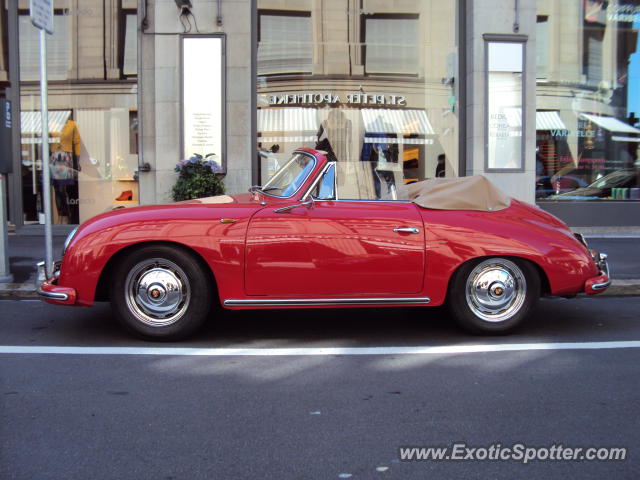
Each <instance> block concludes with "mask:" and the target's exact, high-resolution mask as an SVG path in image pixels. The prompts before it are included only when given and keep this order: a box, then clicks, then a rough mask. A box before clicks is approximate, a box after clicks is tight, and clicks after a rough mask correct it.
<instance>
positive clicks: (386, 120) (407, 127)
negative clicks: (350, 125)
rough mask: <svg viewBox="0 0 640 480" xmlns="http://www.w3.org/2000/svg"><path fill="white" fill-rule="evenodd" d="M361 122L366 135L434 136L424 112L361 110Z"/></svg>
mask: <svg viewBox="0 0 640 480" xmlns="http://www.w3.org/2000/svg"><path fill="white" fill-rule="evenodd" d="M361 113H362V120H363V122H364V125H365V131H366V132H367V133H395V134H400V135H434V134H435V131H434V130H433V127H432V126H431V123H429V119H428V118H427V112H425V111H424V110H394V109H390V108H363V109H362V110H361Z"/></svg>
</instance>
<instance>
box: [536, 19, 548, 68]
mask: <svg viewBox="0 0 640 480" xmlns="http://www.w3.org/2000/svg"><path fill="white" fill-rule="evenodd" d="M548 61H549V17H546V16H544V15H538V18H537V22H536V66H537V71H536V78H546V77H547V69H548Z"/></svg>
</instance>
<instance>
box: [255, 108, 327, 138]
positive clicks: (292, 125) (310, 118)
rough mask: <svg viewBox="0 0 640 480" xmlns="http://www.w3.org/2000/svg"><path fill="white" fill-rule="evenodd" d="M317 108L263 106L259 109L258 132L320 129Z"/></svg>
mask: <svg viewBox="0 0 640 480" xmlns="http://www.w3.org/2000/svg"><path fill="white" fill-rule="evenodd" d="M316 112H317V110H316V109H315V108H291V107H288V108H261V109H260V110H258V132H260V133H262V134H264V133H266V132H268V133H274V132H275V133H289V132H296V133H299V132H313V133H314V134H315V133H316V132H317V131H318V120H317V116H316Z"/></svg>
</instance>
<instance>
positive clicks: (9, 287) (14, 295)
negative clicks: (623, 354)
mask: <svg viewBox="0 0 640 480" xmlns="http://www.w3.org/2000/svg"><path fill="white" fill-rule="evenodd" d="M582 295H583V296H584V294H582ZM597 296H606V297H616V296H640V278H639V279H630V280H616V279H614V280H612V282H611V286H610V287H609V288H608V289H607V290H606V291H605V292H604V293H602V294H600V295H597ZM36 298H40V296H39V295H38V294H37V293H36V287H35V286H34V285H33V284H32V283H0V299H3V300H29V299H36Z"/></svg>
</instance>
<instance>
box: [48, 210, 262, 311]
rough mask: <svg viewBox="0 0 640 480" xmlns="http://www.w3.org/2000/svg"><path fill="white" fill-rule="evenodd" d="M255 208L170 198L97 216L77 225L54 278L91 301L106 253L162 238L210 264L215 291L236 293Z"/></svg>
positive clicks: (239, 289) (81, 302)
mask: <svg viewBox="0 0 640 480" xmlns="http://www.w3.org/2000/svg"><path fill="white" fill-rule="evenodd" d="M255 211H256V208H255V207H253V206H249V207H247V206H241V205H239V206H225V207H214V206H211V205H202V206H194V205H186V204H174V205H166V206H156V207H141V208H140V209H130V210H128V211H122V214H121V215H113V214H109V215H104V216H99V217H96V218H94V219H92V220H89V221H88V222H87V223H85V224H84V225H83V226H82V227H81V228H80V229H79V230H78V233H77V234H76V236H75V237H74V239H73V241H72V243H71V245H70V246H69V247H68V249H67V252H66V254H65V256H64V258H63V261H62V265H61V269H60V277H59V279H58V283H59V285H64V286H68V287H72V288H74V289H75V291H76V295H77V299H76V304H78V305H91V304H92V303H93V302H94V299H95V296H96V287H97V285H98V281H99V279H100V275H101V274H102V272H103V270H104V269H105V266H106V265H107V262H109V261H110V259H112V258H114V256H115V255H117V254H118V253H120V252H123V251H124V250H125V249H128V248H132V247H134V246H143V245H145V244H149V243H158V242H161V243H169V244H175V245H176V246H181V247H183V248H187V249H190V250H192V251H194V252H195V253H197V254H198V255H199V256H200V257H201V258H202V259H203V261H204V262H205V263H206V264H207V266H208V267H209V268H210V269H211V272H212V273H213V275H214V277H215V278H216V281H217V283H218V287H219V291H220V294H221V295H223V294H224V295H227V294H228V293H227V292H232V293H233V294H235V295H237V294H238V292H242V288H243V287H242V272H243V269H244V242H245V236H246V231H247V226H248V222H249V219H250V217H251V216H252V214H253V213H254V212H255ZM222 219H225V220H226V221H229V223H222V222H221V220H222ZM231 221H232V222H231ZM223 292H224V293H223Z"/></svg>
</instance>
